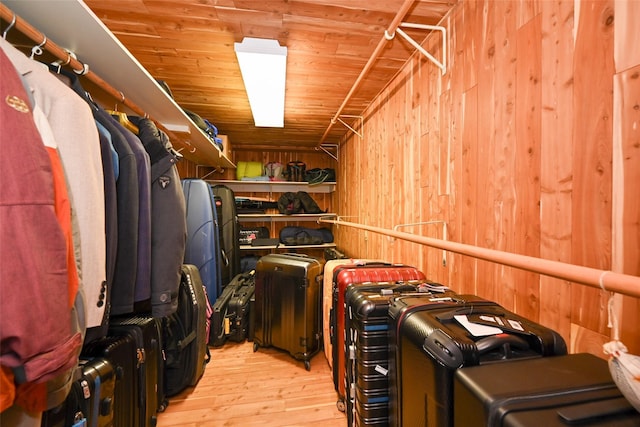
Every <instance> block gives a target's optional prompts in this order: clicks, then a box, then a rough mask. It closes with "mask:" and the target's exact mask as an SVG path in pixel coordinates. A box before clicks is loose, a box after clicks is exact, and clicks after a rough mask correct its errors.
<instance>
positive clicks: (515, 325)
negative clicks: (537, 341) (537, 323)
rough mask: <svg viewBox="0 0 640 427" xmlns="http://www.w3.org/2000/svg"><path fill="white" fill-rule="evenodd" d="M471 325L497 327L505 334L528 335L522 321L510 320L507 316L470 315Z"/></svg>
mask: <svg viewBox="0 0 640 427" xmlns="http://www.w3.org/2000/svg"><path fill="white" fill-rule="evenodd" d="M467 318H468V320H469V321H470V322H471V323H476V324H479V325H486V326H495V327H497V328H500V329H502V330H503V331H504V332H514V333H517V334H523V333H527V330H526V329H525V328H524V325H523V324H522V322H521V321H520V320H516V319H509V318H508V317H505V316H496V315H494V314H470V315H468V316H467Z"/></svg>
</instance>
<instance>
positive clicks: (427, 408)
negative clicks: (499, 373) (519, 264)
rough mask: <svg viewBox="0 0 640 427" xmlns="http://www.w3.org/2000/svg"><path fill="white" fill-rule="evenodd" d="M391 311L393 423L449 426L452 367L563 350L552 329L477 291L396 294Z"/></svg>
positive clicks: (391, 418)
mask: <svg viewBox="0 0 640 427" xmlns="http://www.w3.org/2000/svg"><path fill="white" fill-rule="evenodd" d="M389 316H390V322H391V323H390V325H391V329H390V331H391V334H392V338H391V343H392V346H393V351H392V353H391V354H392V359H393V361H392V362H391V369H390V371H391V376H390V378H391V381H393V382H394V384H395V387H394V388H393V390H392V393H391V404H390V408H389V409H390V410H389V413H390V417H389V418H390V422H391V424H392V425H397V426H429V427H450V426H452V425H453V374H454V372H455V370H456V369H459V368H462V367H467V366H475V365H481V364H487V363H495V362H501V361H502V362H504V361H506V360H512V359H518V358H534V357H541V356H555V355H562V354H566V352H567V348H566V344H565V342H564V340H563V339H562V337H561V336H560V335H559V334H558V333H556V332H555V331H553V330H551V329H548V328H546V327H544V326H542V325H539V324H537V323H535V322H532V321H530V320H528V319H525V318H523V317H521V316H518V315H516V314H514V313H512V312H510V311H508V310H506V309H504V308H503V307H501V306H500V305H498V304H497V303H495V302H492V301H487V300H484V299H482V298H480V297H478V296H475V295H455V296H452V297H451V298H448V299H443V300H439V301H428V300H425V299H424V298H420V297H397V298H393V299H392V300H391V303H390V306H389Z"/></svg>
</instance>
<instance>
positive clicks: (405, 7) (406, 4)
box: [318, 0, 414, 145]
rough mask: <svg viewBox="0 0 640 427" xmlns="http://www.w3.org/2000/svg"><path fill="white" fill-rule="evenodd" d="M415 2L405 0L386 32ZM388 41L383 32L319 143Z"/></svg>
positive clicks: (394, 30) (387, 32)
mask: <svg viewBox="0 0 640 427" xmlns="http://www.w3.org/2000/svg"><path fill="white" fill-rule="evenodd" d="M413 3H414V0H405V2H404V3H403V4H402V6H401V7H400V10H398V13H397V14H396V16H395V17H394V18H393V20H392V21H391V24H389V27H388V28H387V30H386V33H385V34H393V33H395V32H396V29H397V28H398V25H400V22H401V21H402V19H403V18H404V16H405V15H406V14H407V12H409V9H410V8H411V6H412V5H413ZM387 41H388V40H387V38H386V37H385V36H384V34H383V35H382V38H381V39H380V41H379V42H378V45H377V46H376V48H375V50H374V51H373V53H372V54H371V56H370V57H369V60H368V61H367V63H366V64H365V66H364V68H363V69H362V71H361V72H360V75H359V76H358V78H357V79H356V81H355V82H354V83H353V86H351V89H350V90H349V93H347V96H346V97H345V99H344V101H342V104H341V105H340V108H338V111H337V112H336V114H335V115H334V116H333V118H332V119H331V121H330V122H329V127H327V130H325V131H324V134H323V135H322V138H320V142H318V145H322V143H323V142H324V140H325V139H326V138H327V136H328V135H329V132H330V131H331V129H332V128H333V125H335V124H336V123H337V122H338V117H340V115H341V114H342V110H344V108H345V107H346V106H347V103H348V102H349V100H351V97H352V96H353V94H354V93H355V91H356V89H358V87H359V86H360V83H362V80H364V76H365V75H366V74H367V73H368V72H369V69H370V68H371V67H372V66H373V63H374V62H375V61H376V59H378V56H380V52H382V49H383V48H384V46H385V45H386V44H387Z"/></svg>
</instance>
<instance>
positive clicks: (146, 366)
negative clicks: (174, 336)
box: [109, 315, 167, 427]
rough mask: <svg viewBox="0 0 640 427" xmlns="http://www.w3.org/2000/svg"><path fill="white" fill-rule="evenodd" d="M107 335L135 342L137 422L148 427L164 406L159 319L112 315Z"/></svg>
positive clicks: (152, 424) (142, 426)
mask: <svg viewBox="0 0 640 427" xmlns="http://www.w3.org/2000/svg"><path fill="white" fill-rule="evenodd" d="M109 334H111V335H116V336H124V335H127V336H131V337H133V338H134V340H135V342H136V346H137V348H136V351H137V367H136V372H135V375H137V376H138V384H139V387H138V396H137V401H138V423H137V425H139V426H140V427H152V426H155V425H156V423H157V417H158V416H157V413H158V412H159V411H162V410H164V408H165V407H166V405H167V402H165V399H164V360H163V352H162V341H161V337H162V333H161V327H160V324H159V319H154V318H152V317H146V316H138V315H137V316H132V317H116V318H112V319H111V322H110V325H109Z"/></svg>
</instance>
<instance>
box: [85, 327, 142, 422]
mask: <svg viewBox="0 0 640 427" xmlns="http://www.w3.org/2000/svg"><path fill="white" fill-rule="evenodd" d="M137 349H138V346H137V344H136V341H135V339H134V338H133V337H132V336H130V335H125V336H106V337H104V338H101V339H98V340H94V341H91V342H90V343H87V344H85V345H84V347H83V348H82V354H81V357H82V358H104V359H106V360H108V361H109V363H110V364H111V366H112V367H113V370H114V372H115V378H116V380H115V389H114V393H113V426H114V427H116V426H139V425H140V423H139V415H138V414H139V411H140V409H139V400H138V394H139V393H138V388H139V381H140V379H139V377H138V375H137V364H138V355H137Z"/></svg>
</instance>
